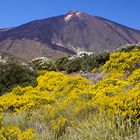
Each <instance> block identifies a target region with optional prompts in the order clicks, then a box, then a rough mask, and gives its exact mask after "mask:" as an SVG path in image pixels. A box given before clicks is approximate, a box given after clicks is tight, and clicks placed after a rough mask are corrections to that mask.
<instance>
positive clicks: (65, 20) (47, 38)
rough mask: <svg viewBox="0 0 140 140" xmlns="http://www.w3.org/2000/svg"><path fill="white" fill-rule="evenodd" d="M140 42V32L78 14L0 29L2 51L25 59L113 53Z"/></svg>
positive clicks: (76, 12)
mask: <svg viewBox="0 0 140 140" xmlns="http://www.w3.org/2000/svg"><path fill="white" fill-rule="evenodd" d="M139 41H140V31H137V30H134V29H131V28H129V27H126V26H123V25H120V24H118V23H115V22H112V21H110V20H107V19H104V18H101V17H97V16H90V15H88V14H85V13H80V12H78V11H70V12H69V13H67V14H66V15H61V16H56V17H52V18H47V19H43V20H36V21H33V22H30V23H27V24H24V25H21V26H18V27H15V28H12V29H7V30H2V31H1V30H0V50H3V51H6V52H9V53H12V54H13V55H16V56H20V57H21V58H22V59H25V60H31V59H33V58H36V57H41V56H46V57H48V58H51V59H55V58H58V57H61V56H64V55H67V54H69V55H73V54H75V53H77V52H79V51H94V52H99V51H104V50H112V49H114V48H115V47H116V46H118V45H123V44H127V43H137V42H139Z"/></svg>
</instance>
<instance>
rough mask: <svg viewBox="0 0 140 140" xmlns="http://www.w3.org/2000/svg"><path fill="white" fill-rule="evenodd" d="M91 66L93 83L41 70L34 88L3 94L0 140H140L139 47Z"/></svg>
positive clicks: (115, 53) (120, 51) (126, 50)
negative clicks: (97, 76)
mask: <svg viewBox="0 0 140 140" xmlns="http://www.w3.org/2000/svg"><path fill="white" fill-rule="evenodd" d="M95 67H97V69H96V72H100V73H101V74H102V79H100V80H98V81H97V82H96V83H93V82H92V81H90V80H88V79H86V78H84V77H81V76H71V75H66V74H64V73H61V72H55V71H46V70H40V71H38V77H37V82H38V84H37V86H35V87H32V86H26V87H21V86H16V87H15V88H13V90H12V91H11V92H8V93H6V94H4V95H2V96H1V97H0V139H1V140H47V139H48V140H55V139H60V140H79V139H80V140H85V139H88V140H124V139H126V140H129V139H133V140H138V139H139V137H140V131H139V129H140V49H139V48H138V47H129V48H125V49H124V48H123V49H121V50H119V51H117V52H113V53H111V54H110V55H109V58H108V59H106V61H104V62H103V63H101V65H96V66H95ZM95 67H91V68H95Z"/></svg>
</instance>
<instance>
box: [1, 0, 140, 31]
mask: <svg viewBox="0 0 140 140" xmlns="http://www.w3.org/2000/svg"><path fill="white" fill-rule="evenodd" d="M72 9H74V10H78V11H81V12H86V13H88V14H91V15H96V16H101V17H104V18H107V19H110V20H113V21H116V22H118V23H121V24H124V25H127V26H129V27H133V28H136V29H139V30H140V0H0V28H4V27H14V26H18V25H21V24H23V23H26V22H29V21H32V20H36V19H43V18H47V17H51V16H56V15H61V14H65V13H67V12H68V11H70V10H72Z"/></svg>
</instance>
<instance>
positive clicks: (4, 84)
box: [0, 62, 37, 95]
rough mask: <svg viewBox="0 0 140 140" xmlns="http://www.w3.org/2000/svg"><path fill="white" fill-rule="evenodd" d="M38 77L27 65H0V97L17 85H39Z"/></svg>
mask: <svg viewBox="0 0 140 140" xmlns="http://www.w3.org/2000/svg"><path fill="white" fill-rule="evenodd" d="M36 76H37V75H36V72H35V71H33V70H32V69H31V68H29V67H28V66H27V65H21V64H19V63H17V62H8V63H0V95H2V94H3V93H5V92H7V91H10V90H11V89H12V88H13V87H15V86H16V85H20V86H28V85H31V86H35V85H37V81H36Z"/></svg>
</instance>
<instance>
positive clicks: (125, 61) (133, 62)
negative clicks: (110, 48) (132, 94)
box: [102, 49, 140, 74]
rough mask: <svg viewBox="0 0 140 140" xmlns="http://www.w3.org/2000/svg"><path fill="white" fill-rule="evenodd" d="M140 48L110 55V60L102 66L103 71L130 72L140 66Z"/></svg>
mask: <svg viewBox="0 0 140 140" xmlns="http://www.w3.org/2000/svg"><path fill="white" fill-rule="evenodd" d="M139 63H140V50H139V49H134V50H133V51H131V52H115V53H112V54H111V55H110V60H109V61H107V62H106V64H105V65H104V66H103V68H102V69H103V71H104V73H111V74H113V73H116V72H117V73H131V72H132V71H133V70H135V69H138V68H139V67H140V64H139Z"/></svg>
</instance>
